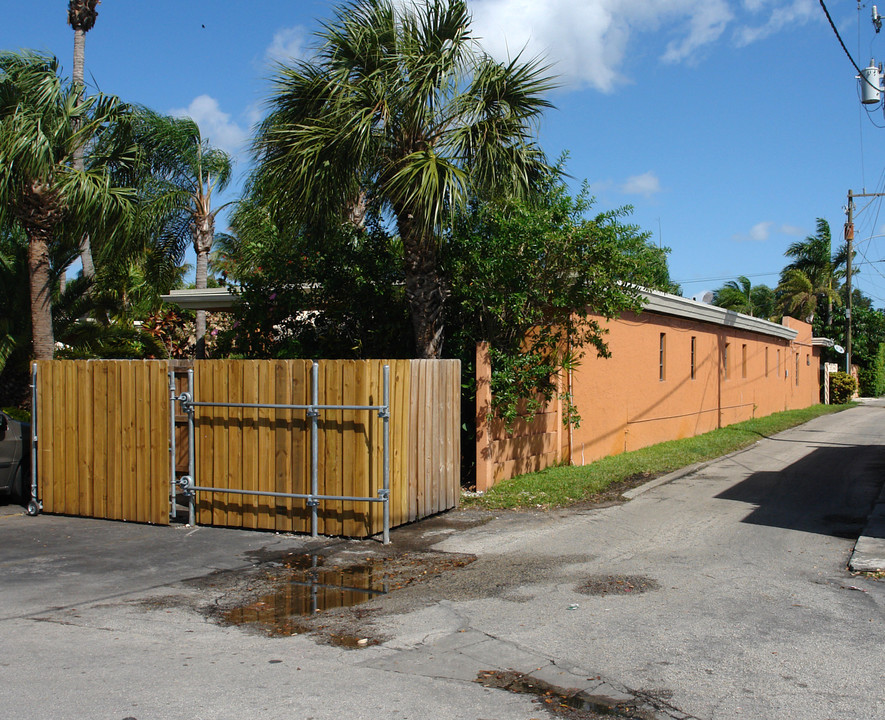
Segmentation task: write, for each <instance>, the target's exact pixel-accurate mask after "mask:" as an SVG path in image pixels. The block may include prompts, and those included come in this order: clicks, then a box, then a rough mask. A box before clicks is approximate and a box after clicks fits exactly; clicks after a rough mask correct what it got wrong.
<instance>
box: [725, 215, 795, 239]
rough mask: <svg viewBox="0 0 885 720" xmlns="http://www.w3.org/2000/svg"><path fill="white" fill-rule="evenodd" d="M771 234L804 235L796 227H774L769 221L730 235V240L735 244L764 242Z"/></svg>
mask: <svg viewBox="0 0 885 720" xmlns="http://www.w3.org/2000/svg"><path fill="white" fill-rule="evenodd" d="M773 233H779V234H781V235H794V236H801V235H804V234H805V232H804V231H803V230H802V228H799V227H796V226H795V225H776V224H775V223H773V222H771V221H770V220H766V221H764V222H759V223H756V224H755V225H754V226H753V227H751V228H750V229H749V231H748V232H746V233H739V234H737V235H732V237H731V239H732V240H734V241H735V242H765V241H767V240H768V239H769V238H770V237H771V236H772V234H773Z"/></svg>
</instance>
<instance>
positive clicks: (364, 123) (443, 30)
mask: <svg viewBox="0 0 885 720" xmlns="http://www.w3.org/2000/svg"><path fill="white" fill-rule="evenodd" d="M470 22H471V18H470V14H469V12H468V10H467V5H466V3H465V2H464V0H429V1H428V2H427V3H426V4H425V3H420V4H419V3H415V4H414V5H404V4H401V3H399V2H393V1H392V0H356V1H355V2H353V3H352V4H349V5H347V6H345V7H343V8H342V9H340V10H339V11H338V13H337V15H336V17H335V18H334V20H333V21H331V22H330V23H329V24H327V25H326V27H325V28H324V29H323V30H322V31H320V32H319V33H318V34H317V38H318V40H319V43H320V46H319V49H318V53H317V54H316V55H315V57H314V58H313V59H311V60H308V61H303V62H297V63H295V64H294V65H291V66H280V67H279V68H278V70H277V74H276V77H275V80H274V86H275V89H274V94H273V96H272V98H271V100H270V103H269V106H270V113H269V115H268V117H267V118H266V119H265V120H264V122H263V123H262V124H261V126H260V128H259V133H258V137H257V140H256V145H255V149H256V154H257V158H258V161H259V169H258V173H257V176H256V182H257V184H259V185H260V186H262V188H263V191H262V192H263V195H264V196H265V197H268V198H269V199H270V203H271V206H272V208H273V209H274V210H275V211H276V212H278V213H282V214H283V215H288V216H290V217H295V218H298V219H300V220H301V221H303V222H306V223H307V224H308V225H315V224H320V225H322V224H323V223H328V222H330V221H331V222H355V223H357V224H359V223H360V222H361V221H362V218H363V217H364V216H365V213H366V209H367V207H368V206H369V204H375V205H376V206H377V207H380V208H384V209H386V210H388V211H390V212H391V213H392V216H393V218H394V219H395V221H396V225H397V228H398V230H399V235H400V238H401V241H402V245H403V256H404V257H403V263H404V271H405V285H406V295H407V298H408V302H409V306H410V311H411V315H412V324H413V331H414V334H415V344H416V347H417V349H418V353H419V355H420V356H421V357H426V358H432V357H438V356H439V355H440V353H441V351H442V345H443V338H444V304H445V298H446V295H447V290H446V287H445V282H444V279H443V277H442V274H441V271H440V268H439V264H438V260H437V255H438V246H439V243H440V240H441V238H442V237H443V235H444V232H445V229H446V226H447V224H448V221H449V219H450V212H451V210H452V209H453V208H454V207H455V206H456V205H460V204H463V203H464V202H465V201H466V199H467V198H468V197H469V196H470V195H471V193H475V192H493V191H499V192H500V191H502V190H504V191H506V192H510V193H516V194H527V193H528V192H529V191H530V190H531V189H532V187H533V185H534V184H535V182H536V181H537V180H538V179H539V178H540V177H541V176H543V175H544V174H546V173H548V172H550V167H549V165H548V164H547V162H546V159H545V157H544V155H543V153H542V152H541V150H540V149H539V147H538V145H537V144H536V142H535V140H534V131H535V126H536V123H537V121H538V119H539V117H540V114H541V112H542V111H543V110H544V109H545V108H548V107H550V103H549V102H548V101H547V100H545V99H544V98H543V95H544V94H545V93H546V92H547V91H548V90H549V89H550V88H552V87H553V83H552V81H551V80H550V79H549V78H547V77H546V76H545V72H546V68H545V67H542V66H541V65H540V64H539V63H538V62H537V61H533V62H528V63H524V62H521V61H520V60H519V58H517V59H516V60H513V61H511V62H508V63H500V62H497V61H495V60H493V59H492V58H491V57H489V56H488V55H487V54H485V53H484V52H483V51H482V50H481V49H480V48H479V46H478V45H477V43H476V40H475V38H474V37H473V36H472V34H471V31H470Z"/></svg>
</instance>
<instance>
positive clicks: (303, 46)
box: [265, 25, 309, 62]
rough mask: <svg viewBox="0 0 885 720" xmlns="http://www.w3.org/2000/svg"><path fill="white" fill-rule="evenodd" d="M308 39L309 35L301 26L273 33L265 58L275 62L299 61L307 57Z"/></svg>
mask: <svg viewBox="0 0 885 720" xmlns="http://www.w3.org/2000/svg"><path fill="white" fill-rule="evenodd" d="M308 38H309V33H308V32H307V29H306V28H305V27H304V26H303V25H295V26H294V27H287V28H281V29H280V30H277V31H276V32H275V33H274V36H273V40H272V41H271V43H270V46H268V48H267V50H266V51H265V56H266V57H267V59H268V60H274V61H276V62H286V61H289V60H301V59H303V58H304V57H305V56H306V55H307V51H308V49H307V41H308Z"/></svg>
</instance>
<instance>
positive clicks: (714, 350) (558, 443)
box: [476, 291, 828, 490]
mask: <svg viewBox="0 0 885 720" xmlns="http://www.w3.org/2000/svg"><path fill="white" fill-rule="evenodd" d="M643 294H644V297H645V309H644V310H643V312H641V313H639V314H634V313H625V314H624V315H622V316H621V317H620V318H617V319H615V320H611V321H605V320H602V319H599V318H597V319H598V320H599V321H600V324H601V325H602V326H603V327H604V328H606V330H607V335H606V337H605V340H606V343H607V344H608V347H609V350H610V351H611V357H610V358H598V357H596V355H595V353H594V352H593V351H592V350H590V351H589V352H588V353H587V355H586V356H585V357H584V359H583V361H582V363H581V365H580V367H578V368H577V369H576V370H575V371H574V372H573V373H572V374H571V376H570V377H565V378H561V379H560V382H561V383H563V384H564V385H565V386H566V389H569V390H571V392H572V395H573V398H574V401H575V403H576V405H577V408H578V412H579V413H580V415H581V418H582V420H581V424H580V426H579V427H564V426H563V424H562V408H561V407H560V404H559V402H558V401H553V402H552V403H551V404H550V406H549V407H547V408H546V411H545V412H543V413H540V414H539V415H538V416H537V417H536V418H535V420H534V421H533V422H532V423H517V425H516V426H515V427H514V428H513V430H512V432H511V433H509V434H508V433H507V432H506V430H505V428H504V427H503V425H502V424H501V423H500V422H498V421H489V420H488V415H489V408H490V406H491V394H490V391H489V385H488V379H489V377H490V375H491V367H490V366H489V363H488V355H487V351H486V348H485V347H484V346H482V345H480V347H479V348H478V350H477V447H476V468H477V478H476V487H477V490H485V489H487V488H489V487H491V486H492V485H494V484H495V483H496V482H500V481H501V480H503V479H506V478H509V477H513V476H515V475H518V474H521V473H525V472H531V471H534V470H538V469H541V468H544V467H548V466H550V465H552V464H555V463H558V462H563V461H570V462H571V463H572V464H575V465H582V464H585V463H589V462H592V461H593V460H597V459H599V458H601V457H604V456H606V455H614V454H617V453H620V452H625V451H628V450H636V449H638V448H641V447H645V446H646V445H652V444H654V443H658V442H663V441H665V440H674V439H678V438H685V437H691V436H693V435H698V434H700V433H704V432H708V431H709V430H714V429H716V428H718V427H723V426H725V425H730V424H732V423H735V422H740V421H742V420H747V419H749V418H752V417H760V416H764V415H769V414H771V413H773V412H778V411H781V410H789V409H793V408H801V407H807V406H809V405H813V404H815V403H817V402H819V397H820V348H821V347H822V346H823V345H824V344H825V343H827V342H828V341H825V340H818V339H815V338H812V333H811V326H810V325H809V324H807V323H804V322H801V321H799V320H795V319H793V318H784V322H783V324H781V325H778V324H776V323H771V322H768V321H765V320H760V319H758V318H753V317H749V316H746V315H741V314H739V313H735V312H733V311H728V310H724V309H722V308H718V307H714V306H712V305H706V304H704V303H699V302H695V301H693V300H688V299H686V298H682V297H677V296H674V295H668V294H666V293H659V292H653V291H647V292H644V293H643Z"/></svg>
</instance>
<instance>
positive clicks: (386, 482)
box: [382, 365, 390, 545]
mask: <svg viewBox="0 0 885 720" xmlns="http://www.w3.org/2000/svg"><path fill="white" fill-rule="evenodd" d="M384 408H385V409H384V410H383V411H382V412H383V415H382V423H383V436H384V449H383V452H384V458H383V460H382V463H383V468H384V469H383V471H382V472H383V489H384V544H385V545H389V544H390V365H385V366H384Z"/></svg>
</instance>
